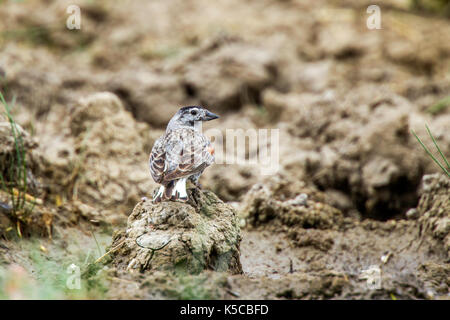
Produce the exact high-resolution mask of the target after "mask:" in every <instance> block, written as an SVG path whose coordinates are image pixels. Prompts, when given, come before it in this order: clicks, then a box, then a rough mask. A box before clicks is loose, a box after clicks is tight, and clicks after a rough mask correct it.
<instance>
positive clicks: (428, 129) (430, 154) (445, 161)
mask: <svg viewBox="0 0 450 320" xmlns="http://www.w3.org/2000/svg"><path fill="white" fill-rule="evenodd" d="M425 127H426V128H427V132H428V134H429V135H430V137H431V140H432V141H433V143H434V146H435V147H436V149H437V150H438V152H439V155H440V156H441V157H442V159H443V161H444V163H445V165H446V166H447V168H445V167H444V165H442V164H441V163H440V162H439V160H438V159H437V158H436V157H435V156H434V155H433V153H431V151H430V150H429V149H428V148H427V146H426V145H425V144H424V143H423V142H422V140H420V138H419V137H418V136H417V134H416V133H415V132H414V130H411V132H412V134H413V135H414V136H415V137H416V139H417V141H419V143H420V144H421V145H422V147H423V149H424V150H425V152H426V153H427V154H428V155H429V156H430V158H431V159H432V160H433V161H434V162H435V163H436V164H437V165H438V166H439V167H440V168H441V169H442V171H443V172H444V173H445V174H446V175H447V176H448V177H449V178H450V164H449V162H448V160H447V158H446V157H445V156H444V154H443V153H442V150H441V148H440V147H439V145H438V144H437V142H436V139H435V138H434V136H433V134H432V133H431V130H430V128H428V126H427V125H425Z"/></svg>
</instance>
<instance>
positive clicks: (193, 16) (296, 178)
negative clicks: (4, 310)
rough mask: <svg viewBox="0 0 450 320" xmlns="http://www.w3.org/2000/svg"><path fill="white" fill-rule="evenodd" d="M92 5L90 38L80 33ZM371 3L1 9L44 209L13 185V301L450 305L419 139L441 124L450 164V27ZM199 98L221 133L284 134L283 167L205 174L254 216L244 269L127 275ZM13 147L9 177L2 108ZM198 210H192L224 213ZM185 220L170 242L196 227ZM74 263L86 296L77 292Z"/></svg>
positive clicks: (441, 228)
mask: <svg viewBox="0 0 450 320" xmlns="http://www.w3.org/2000/svg"><path fill="white" fill-rule="evenodd" d="M421 2H425V1H421ZM73 3H75V4H78V5H80V7H81V13H82V27H81V29H80V30H68V29H67V28H66V27H65V21H66V19H67V16H68V14H67V13H66V8H67V6H68V5H69V4H73ZM430 3H431V1H430ZM370 4H371V3H370V2H367V1H363V2H361V1H353V0H346V1H339V2H338V1H313V2H309V3H304V2H302V1H296V0H289V1H277V0H263V1H246V2H240V1H236V0H232V1H222V0H220V1H215V2H210V1H206V0H195V1H194V0H192V1H181V0H175V1H168V2H163V1H160V2H156V1H151V2H149V1H143V0H126V1H122V2H111V1H95V2H92V1H87V0H86V1H84V0H80V1H75V2H74V1H65V0H64V1H52V0H50V1H49V0H37V1H22V2H16V1H4V2H2V5H1V7H0V48H1V49H0V51H1V54H0V91H1V92H2V93H3V94H4V95H5V98H6V100H7V101H13V100H14V101H15V105H14V107H13V115H14V118H15V119H16V121H17V123H18V124H19V125H20V126H21V128H23V129H21V130H20V132H22V134H23V139H24V148H25V152H26V159H27V168H26V170H25V172H26V175H27V177H28V179H27V181H26V188H25V190H26V193H27V194H28V198H27V199H28V200H29V201H28V200H27V204H26V206H25V207H24V209H23V210H22V209H21V210H22V211H20V212H14V210H12V205H13V204H12V203H11V201H10V198H9V195H8V192H7V191H6V190H3V189H5V188H3V187H2V188H0V189H2V190H1V191H0V298H3V297H4V298H14V297H25V298H30V297H48V298H132V299H142V298H182V299H193V298H216V299H221V298H233V299H234V298H240V299H261V298H262V299H266V298H271V299H329V298H335V299H336V298H344V299H360V298H377V299H396V298H399V299H417V298H419V299H424V298H427V299H448V298H449V282H450V260H449V250H450V194H449V192H450V191H449V190H450V185H449V179H448V178H447V177H445V176H444V175H442V174H441V175H439V174H438V173H437V172H439V168H438V167H437V166H436V165H435V164H434V163H433V162H432V160H431V159H430V158H429V157H428V156H427V155H426V154H425V152H424V151H423V149H422V148H421V146H420V145H419V144H418V143H417V141H416V140H415V138H414V136H413V135H412V134H411V130H414V131H416V132H417V134H418V135H419V136H420V137H422V138H424V141H425V142H426V144H427V145H432V142H431V140H430V139H427V132H426V129H425V124H428V126H429V127H430V128H431V131H432V132H433V134H434V136H435V138H436V141H437V143H438V144H439V145H440V147H441V149H442V152H443V153H444V154H445V155H447V157H448V156H449V155H450V107H446V106H448V102H441V103H438V102H439V101H441V100H442V99H447V100H448V97H449V96H450V41H449V34H450V21H449V20H448V19H447V18H445V17H444V14H445V11H444V10H442V13H444V14H442V15H441V14H440V13H439V12H438V13H436V12H435V11H434V10H433V9H432V8H435V6H434V5H430V6H428V5H422V8H420V7H419V8H417V7H416V8H414V9H412V7H411V6H410V1H407V0H405V1H385V2H383V5H380V6H381V14H382V29H380V30H369V29H368V28H367V27H366V19H367V17H368V14H367V13H366V9H367V6H368V5H370ZM427 4H428V2H427ZM421 9H426V10H425V11H421ZM180 13H182V14H180ZM442 101H443V100H442ZM192 104H197V105H204V106H207V107H208V108H209V109H210V110H211V111H213V112H216V113H218V114H220V116H221V118H220V119H218V120H215V121H213V122H211V123H208V124H206V125H205V127H206V129H208V128H217V129H219V130H220V131H221V132H225V130H226V129H239V128H242V129H245V130H246V129H258V128H277V129H279V130H280V144H279V148H280V167H281V168H280V170H279V172H278V173H277V174H275V175H272V176H264V175H261V172H260V170H259V169H260V167H259V165H252V166H250V165H242V166H241V165H222V164H220V165H219V164H216V165H214V166H212V167H210V168H208V169H207V170H206V171H205V173H204V175H203V176H202V179H201V183H202V185H203V189H205V190H211V191H212V192H214V193H215V194H216V195H217V196H218V197H219V198H220V199H221V200H223V201H224V202H225V204H223V205H224V206H227V208H229V211H227V212H232V211H233V210H236V213H237V219H238V221H235V224H239V226H240V227H241V232H240V238H242V241H241V243H240V249H239V246H237V250H240V262H241V264H242V271H243V273H241V274H231V273H229V272H224V271H225V270H223V269H221V268H214V267H211V268H209V267H206V268H203V267H202V268H201V269H202V270H203V269H207V270H205V271H201V272H198V271H199V270H196V272H187V273H182V274H180V273H177V272H172V271H170V270H169V271H168V270H166V269H165V268H162V269H161V270H159V269H158V271H155V272H148V270H147V271H146V268H141V269H142V271H143V272H142V273H141V272H136V271H134V272H128V271H126V270H124V268H122V267H121V264H117V263H114V260H113V259H112V258H114V255H115V254H118V253H117V252H116V251H115V250H116V249H117V242H115V241H112V240H116V241H117V240H118V239H119V238H120V235H121V234H122V236H123V232H124V230H126V228H127V227H126V224H127V220H128V221H129V222H130V219H132V217H133V214H132V212H133V208H135V206H136V204H138V207H139V206H141V205H142V202H140V199H141V198H142V197H144V196H147V197H151V196H152V192H153V190H154V188H155V187H156V184H155V183H154V182H153V181H152V180H151V177H150V175H149V172H148V167H147V166H148V164H147V161H148V154H149V152H150V150H151V147H152V145H153V143H154V141H155V140H156V139H157V138H158V137H159V136H160V135H161V134H162V133H163V130H164V127H165V125H166V123H167V122H168V120H169V119H170V117H171V116H172V115H173V113H174V112H176V110H178V108H179V107H180V106H183V105H192ZM439 106H441V107H439ZM215 145H216V146H215V147H216V150H219V149H220V148H222V149H223V148H224V145H225V141H223V142H222V143H220V141H216V143H215ZM0 146H1V149H0V172H1V173H2V175H4V176H5V177H10V174H9V172H11V170H13V169H14V165H15V161H16V160H17V159H16V157H17V154H16V153H15V142H14V139H13V137H12V136H11V133H10V124H9V122H7V121H6V118H5V117H4V116H3V115H0ZM252 152H256V151H255V150H247V153H252ZM7 182H8V183H11V185H12V183H17V181H15V182H14V181H7ZM22 187H24V186H22ZM30 199H31V200H30ZM33 199H34V200H36V199H37V200H39V201H34V202H33V201H32V200H33ZM30 202H33V203H34V204H33V205H30ZM171 205H174V204H167V206H169V207H170V206H171ZM176 205H178V204H175V206H176ZM138 207H137V208H138ZM231 207H233V208H234V209H232V208H231ZM27 208H28V209H32V210H27ZM180 208H181V207H180ZM193 208H194V207H192V208H191V209H186V208H185V209H179V210H180V211H177V212H178V214H179V217H184V214H186V212H191V213H192V217H190V218H191V219H193V220H195V221H197V222H198V221H205V219H206V218H205V216H203V214H204V213H202V212H200V213H199V212H197V211H196V210H195V209H193ZM222 209H223V208H222ZM222 209H221V210H222ZM135 210H136V209H135ZM190 210H191V211H190ZM192 210H194V211H192ZM227 210H228V209H227ZM180 219H181V218H180ZM219 220H220V219H219ZM174 221H175V222H176V223H175V222H174V223H172V224H169V226H166V227H167V228H166V229H165V231H164V232H165V233H168V234H170V233H174V234H178V231H177V230H178V229H179V228H181V227H182V226H183V228H184V227H186V226H185V225H183V223H188V221H185V220H180V221H178V220H176V219H175V220H174ZM220 221H222V222H223V220H220ZM215 222H216V221H214V223H215ZM113 233H114V234H113ZM192 236H193V237H194V236H195V232H194V233H193V234H192ZM216 240H217V239H216ZM236 241H237V240H236ZM236 241H235V242H236ZM132 243H134V242H130V244H132ZM173 245H175V242H174V244H173ZM168 248H169V247H167V248H165V249H168ZM173 248H175V247H173ZM173 248H172V249H173ZM141 249H142V250H141V251H142V252H144V251H145V249H143V248H141ZM172 249H171V250H172ZM209 249H211V248H209ZM209 249H208V250H209ZM108 250H111V252H110V253H107V251H108ZM117 250H118V249H117ZM133 250H134V249H133V248H131V251H133ZM173 250H175V249H173ZM175 251H176V250H175ZM175 251H174V252H175ZM142 252H141V253H142ZM119 253H120V255H121V257H122V259H123V261H124V262H123V263H125V262H129V261H128V260H127V259H129V258H132V257H131V255H128V254H126V253H123V252H119ZM213 256H214V255H213ZM208 257H209V256H208ZM237 259H238V257H237V258H236V257H235V261H237ZM206 260H208V259H206ZM172 262H173V261H172ZM72 263H73V264H76V265H79V266H80V267H81V270H82V279H83V280H82V290H79V291H76V290H75V291H74V290H68V289H67V288H66V286H65V285H64V284H65V281H66V278H67V272H66V269H67V268H68V267H69V266H70V265H71V264H72ZM170 263H171V262H170V259H169V260H164V261H163V264H164V265H165V266H169V267H170ZM127 265H128V263H127ZM213 265H214V264H213ZM236 265H238V264H237V263H236ZM125 269H126V268H125ZM169 269H170V268H169ZM238 269H239V268H237V267H236V268H235V270H234V271H235V273H237V271H241V270H240V269H239V270H238ZM191 271H192V270H191ZM378 274H379V277H378ZM22 278H23V279H25V280H23V281H22V280H20V281H19V280H18V279H22ZM55 279H56V280H57V281H56V280H55ZM371 280H374V281H375V280H376V281H375V284H374V283H369V282H370V281H371ZM377 281H378V282H377ZM30 286H31V287H32V288H34V289H33V291H32V294H28V293H26V292H25V291H24V290H23V288H24V287H30Z"/></svg>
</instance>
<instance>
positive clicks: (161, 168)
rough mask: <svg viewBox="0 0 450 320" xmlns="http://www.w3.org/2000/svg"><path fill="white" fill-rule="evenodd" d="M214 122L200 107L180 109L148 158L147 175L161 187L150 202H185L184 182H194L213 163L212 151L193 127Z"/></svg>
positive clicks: (203, 137)
mask: <svg viewBox="0 0 450 320" xmlns="http://www.w3.org/2000/svg"><path fill="white" fill-rule="evenodd" d="M216 118H218V116H217V115H215V114H213V113H211V112H209V111H208V110H206V109H204V108H202V107H183V108H181V109H180V110H179V111H178V112H177V113H176V114H175V115H174V117H173V118H172V119H171V121H170V122H169V125H168V126H167V130H166V133H165V134H164V135H163V136H162V137H160V138H159V139H158V140H157V141H156V142H155V144H154V146H153V149H152V152H151V154H150V163H149V164H150V172H151V175H152V177H153V179H154V180H155V182H157V183H159V184H161V187H160V189H159V190H158V192H157V194H156V196H155V197H154V199H153V201H154V202H159V201H161V200H169V199H170V200H178V199H179V200H182V201H186V200H187V193H186V181H187V179H191V180H193V181H194V182H197V180H198V178H199V177H200V175H201V174H202V172H203V170H204V169H205V168H206V167H207V166H209V165H211V164H212V163H213V162H214V148H213V147H212V145H211V142H210V141H209V140H208V138H206V137H205V136H204V135H203V134H202V133H201V132H200V131H199V130H198V129H197V127H196V126H195V123H196V122H198V121H208V120H212V119H216Z"/></svg>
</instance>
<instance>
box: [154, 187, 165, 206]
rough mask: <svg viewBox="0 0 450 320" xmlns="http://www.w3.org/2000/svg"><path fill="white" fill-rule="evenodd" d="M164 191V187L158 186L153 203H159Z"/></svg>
mask: <svg viewBox="0 0 450 320" xmlns="http://www.w3.org/2000/svg"><path fill="white" fill-rule="evenodd" d="M164 191H165V187H164V186H160V187H159V190H158V192H157V193H156V195H155V196H154V197H153V202H154V203H157V202H160V201H161V198H162V196H163V194H164Z"/></svg>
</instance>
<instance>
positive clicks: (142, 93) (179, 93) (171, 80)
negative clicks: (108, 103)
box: [105, 70, 186, 128]
mask: <svg viewBox="0 0 450 320" xmlns="http://www.w3.org/2000/svg"><path fill="white" fill-rule="evenodd" d="M105 82H106V83H107V84H106V85H105V86H106V88H107V89H108V90H109V91H112V92H114V93H116V94H117V95H118V96H119V97H120V98H121V99H122V100H123V101H124V103H125V106H126V107H127V108H128V109H129V110H130V111H131V112H132V113H133V116H134V117H135V118H136V119H137V120H139V121H145V122H147V123H149V124H150V125H152V126H155V127H158V128H163V127H164V128H165V126H166V125H167V123H168V122H169V120H170V118H171V117H172V116H173V115H174V114H175V113H176V112H177V111H178V109H179V108H180V107H181V106H182V105H183V103H185V101H186V97H185V93H184V90H183V86H182V85H181V84H180V81H179V78H178V76H174V75H167V74H159V73H156V72H151V71H149V70H131V71H130V70H127V71H126V72H121V73H118V74H117V75H116V76H115V77H114V79H113V80H112V81H111V80H110V79H109V78H108V79H107V80H106V79H105Z"/></svg>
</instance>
